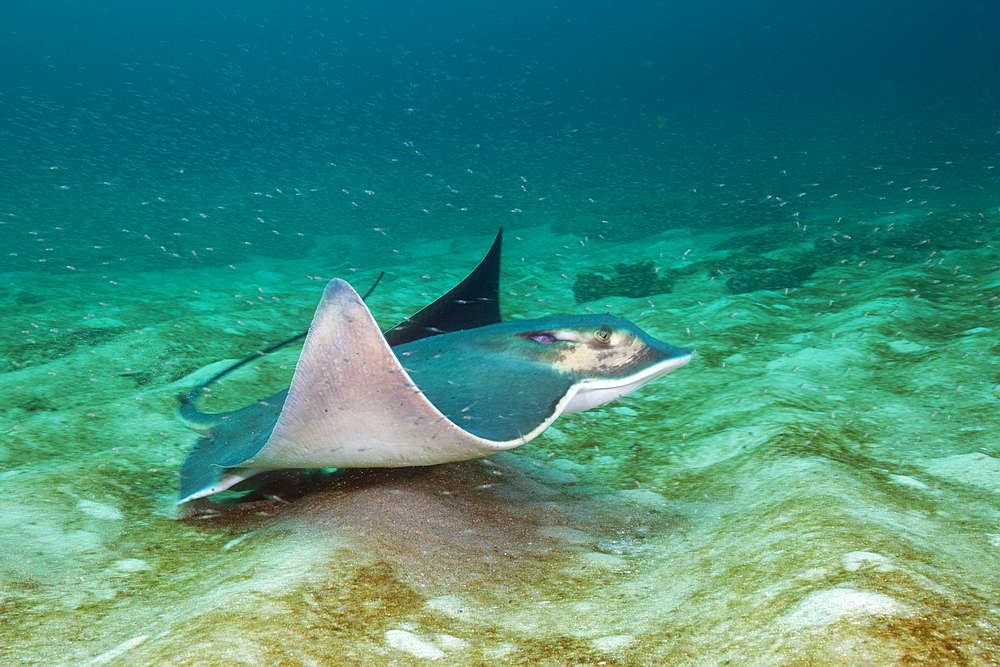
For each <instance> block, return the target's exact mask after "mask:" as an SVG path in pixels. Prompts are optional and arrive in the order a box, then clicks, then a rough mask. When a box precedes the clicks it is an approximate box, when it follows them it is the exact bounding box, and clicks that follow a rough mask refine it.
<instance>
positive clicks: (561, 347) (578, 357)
mask: <svg viewBox="0 0 1000 667" xmlns="http://www.w3.org/2000/svg"><path fill="white" fill-rule="evenodd" d="M530 322H531V326H530V328H528V329H525V330H523V331H519V332H517V334H516V337H517V339H519V340H518V342H517V345H516V347H517V348H518V349H519V351H520V352H521V353H522V354H524V355H525V356H527V357H530V358H533V359H534V360H536V361H538V362H546V363H549V364H551V365H552V368H553V369H554V370H557V371H559V372H561V373H565V374H567V375H570V376H573V377H574V378H575V379H576V382H577V383H578V384H579V389H578V391H577V396H576V397H575V398H574V399H573V401H572V402H571V403H570V405H569V406H568V408H567V409H566V410H564V411H563V414H568V413H571V412H578V411H580V410H586V409H588V408H591V407H595V406H597V405H603V404H604V403H607V402H608V401H611V400H614V399H616V398H619V397H620V396H624V395H625V394H627V393H629V392H630V391H633V390H635V389H637V388H639V387H641V386H642V385H644V384H646V383H647V382H650V381H652V380H655V379H656V378H658V377H660V376H662V375H666V374H667V373H669V372H670V371H672V370H675V369H677V368H680V367H681V366H683V365H684V364H686V363H687V362H689V361H690V360H691V358H692V357H693V356H694V350H689V349H685V348H681V347H675V346H673V345H669V344H667V343H664V342H663V341H660V340H657V339H656V338H653V337H652V336H650V335H649V334H647V333H646V332H645V331H643V330H642V329H640V328H639V327H638V326H636V325H635V324H633V323H632V322H629V321H628V320H624V319H622V318H620V317H614V316H612V315H578V316H574V317H548V318H542V319H538V320H531V321H530ZM511 324H513V323H511Z"/></svg>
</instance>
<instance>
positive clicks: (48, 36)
mask: <svg viewBox="0 0 1000 667" xmlns="http://www.w3.org/2000/svg"><path fill="white" fill-rule="evenodd" d="M2 20H3V21H4V35H5V37H4V49H3V50H2V53H0V67H2V71H3V73H4V74H3V79H2V88H0V138H2V140H3V144H4V151H3V156H2V160H3V163H2V168H3V181H4V187H3V190H2V192H0V212H2V214H3V217H4V221H3V222H4V224H3V226H2V228H0V230H2V231H0V233H2V235H3V239H2V240H3V243H4V245H5V247H8V248H11V250H12V252H11V253H9V254H6V253H5V255H7V256H5V258H4V262H5V265H8V266H10V267H11V268H17V269H45V268H49V267H52V266H59V265H61V264H70V265H74V266H77V265H79V266H77V268H78V269H79V270H89V267H91V266H100V265H103V264H105V263H109V262H110V263H115V262H119V263H120V262H122V261H128V260H129V259H134V258H136V257H139V256H142V257H144V261H146V262H153V263H154V264H155V265H162V266H164V267H168V266H173V265H178V263H190V262H193V261H194V259H193V258H192V256H191V252H192V251H194V252H195V253H196V254H197V256H198V258H200V261H202V262H206V261H207V262H209V263H222V264H228V263H230V262H231V261H233V260H234V259H235V258H237V257H242V256H246V253H248V252H255V251H256V252H266V253H277V254H279V255H280V254H282V253H293V254H296V253H302V252H305V251H308V249H309V247H310V246H311V244H314V243H315V240H316V237H317V236H321V235H323V234H325V233H327V232H330V231H337V230H339V231H343V230H345V229H348V230H351V231H353V232H358V231H360V230H361V229H372V228H379V229H391V230H392V232H393V233H395V234H397V235H398V236H399V237H400V238H404V239H405V238H408V237H411V236H420V235H439V234H441V233H449V230H452V231H453V232H455V233H458V234H461V233H466V232H469V231H472V230H475V231H477V232H480V233H487V232H488V231H489V230H490V229H493V228H495V227H496V226H497V225H498V223H503V224H507V225H513V226H515V227H516V226H530V225H536V224H546V221H549V220H551V219H553V218H567V217H571V218H574V222H573V223H572V225H571V226H572V227H573V228H574V231H577V232H579V233H581V234H582V235H586V234H588V233H589V234H594V233H600V228H601V221H604V220H610V221H611V222H613V223H614V224H615V225H616V226H617V228H618V231H617V232H616V233H617V234H620V235H623V236H634V235H642V234H646V233H649V232H650V231H652V230H655V229H658V228H661V227H664V226H666V227H676V226H692V225H693V226H700V225H712V224H723V225H725V224H727V223H729V222H732V216H731V215H730V213H729V211H731V210H733V208H734V206H735V208H736V209H740V208H746V207H747V205H746V204H745V202H747V201H749V202H753V204H752V207H751V208H752V209H753V210H752V211H750V212H749V213H741V214H740V215H738V216H737V218H736V219H737V221H739V222H741V223H743V222H744V221H743V219H742V218H752V216H753V215H755V214H758V213H759V214H760V215H761V216H762V218H761V219H762V221H763V222H767V221H768V220H773V217H774V215H776V214H774V212H773V211H771V210H769V208H770V204H769V203H768V202H771V203H773V201H774V200H773V199H770V200H769V199H768V197H781V198H783V199H785V200H787V199H790V198H795V197H799V201H798V202H797V203H799V204H801V205H802V206H809V205H814V206H815V205H822V202H823V200H824V199H825V198H828V197H831V196H836V197H844V198H850V197H854V198H856V199H858V200H859V201H858V205H859V206H861V207H862V210H864V211H868V212H875V211H882V212H884V211H888V210H894V209H895V208H897V207H900V206H904V205H906V204H907V202H909V203H911V204H912V201H910V200H912V199H913V198H912V197H910V196H908V194H907V193H908V192H909V191H902V190H901V187H906V186H907V185H909V186H913V187H917V188H919V187H921V183H930V185H927V186H926V187H925V189H927V188H938V189H933V190H932V189H927V193H926V194H927V198H929V199H931V200H934V199H936V200H937V202H938V203H947V204H953V203H955V202H956V201H961V202H962V203H963V205H964V204H965V203H968V202H969V200H970V199H971V203H972V204H973V205H984V204H988V203H990V202H991V200H993V199H994V195H993V192H994V191H995V188H993V189H991V188H990V187H985V186H991V185H995V183H996V180H995V179H996V173H995V172H993V173H990V172H987V171H984V169H986V168H987V167H989V166H991V165H992V164H993V162H994V161H995V160H994V158H995V156H996V154H997V146H998V139H1000V137H998V135H997V131H998V129H1000V122H998V119H997V112H996V111H995V109H996V108H997V105H996V103H995V102H996V97H997V85H998V84H997V79H996V76H995V73H996V72H997V71H998V67H997V65H998V62H997V59H998V56H997V53H996V50H995V49H994V48H992V46H991V44H992V41H991V39H992V36H993V35H994V34H995V33H996V28H997V27H998V22H1000V19H998V17H997V12H996V11H995V10H992V9H991V8H990V6H989V5H988V3H985V2H980V3H967V4H964V5H962V6H960V7H951V6H948V7H945V6H940V5H938V4H935V3H923V4H922V5H921V4H914V3H904V2H880V3H876V4H871V3H860V2H858V3H846V4H845V3H817V4H813V5H809V4H805V5H803V4H802V3H779V2H766V3H755V4H754V5H753V6H752V7H749V6H744V5H743V4H741V3H710V4H706V3H694V2H680V3H655V2H634V1H630V2H625V3H619V4H616V5H614V6H613V7H611V6H608V5H606V4H605V3H598V2H576V3H564V4H558V5H555V4H536V3H503V4H495V3H480V2H461V3H459V2H455V3H447V2H442V3H437V2H419V3H413V2H385V3H379V4H377V5H372V4H369V3H346V4H339V5H336V6H333V5H302V6H293V7H289V6H288V5H287V4H286V3H278V2H263V1H261V2H251V3H243V2H239V3H237V2H219V3H212V4H211V5H210V6H204V5H199V4H192V5H190V6H187V5H185V4H183V3H170V4H169V5H162V4H157V3H142V2H84V3H81V2H65V3H43V4H36V3H27V2H15V3H13V6H12V7H11V8H10V9H9V10H8V11H7V12H6V13H5V16H4V18H3V19H2ZM661 119H662V120H661ZM932 170H933V171H932ZM873 171H875V172H878V173H873ZM928 176H929V177H930V180H929V181H922V180H921V179H923V178H925V177H928ZM890 182H891V185H886V183H890ZM813 184H815V185H813ZM901 184H902V185H901ZM900 185H901V187H893V186H900ZM721 186H724V187H721ZM983 187H985V192H984V190H983V189H982V188H983ZM803 191H805V195H804V196H803V194H802V193H803ZM591 200H593V201H591ZM922 200H924V198H923V197H921V198H918V199H917V201H922ZM949 200H950V201H949ZM759 209H763V210H759ZM741 216H742V217H741ZM261 219H262V220H263V222H261V221H260V220H261ZM32 232H34V233H33V234H32ZM145 236H149V237H150V238H149V239H146V238H145ZM94 246H100V248H95V247H94ZM161 247H162V248H164V249H165V250H161ZM175 255H180V256H181V257H182V258H183V260H181V259H179V258H178V257H176V256H175ZM123 258H124V259H123ZM43 260H44V261H43Z"/></svg>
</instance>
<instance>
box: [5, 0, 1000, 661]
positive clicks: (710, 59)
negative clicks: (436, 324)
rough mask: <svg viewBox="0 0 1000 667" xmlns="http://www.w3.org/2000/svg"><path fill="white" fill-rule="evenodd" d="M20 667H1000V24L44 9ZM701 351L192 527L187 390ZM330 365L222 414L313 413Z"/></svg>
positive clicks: (16, 634)
mask: <svg viewBox="0 0 1000 667" xmlns="http://www.w3.org/2000/svg"><path fill="white" fill-rule="evenodd" d="M0 28H2V35H3V37H2V44H3V46H2V48H0V242H2V252H0V272H2V283H0V306H2V316H0V340H2V341H3V345H2V346H0V355H2V359H0V370H2V374H0V397H2V398H0V405H2V411H0V499H2V500H0V503H2V506H3V511H2V512H0V526H2V530H0V554H2V556H0V661H2V662H3V664H6V665H79V666H84V665H89V666H93V665H206V666H208V665H243V664H246V665H251V664H252V665H259V664H268V665H387V664H394V665H414V664H427V663H431V662H433V664H445V665H449V664H450V665H494V664H495V665H499V664H504V665H507V664H511V665H518V664H532V665H536V664H540V665H665V664H669V665H692V666H707V665H817V666H818V665H997V664H1000V576H998V574H997V573H998V572H1000V502H998V500H997V494H998V492H1000V442H998V436H997V432H996V430H995V429H996V428H997V418H996V414H997V408H998V405H1000V365H998V361H1000V345H998V342H1000V341H998V339H997V332H998V327H1000V252H998V244H1000V111H998V110H1000V78H998V77H997V72H1000V56H998V53H1000V52H998V50H997V49H996V35H997V34H998V33H1000V10H998V9H997V8H996V7H995V6H994V4H993V3H989V2H986V1H968V2H959V3H932V2H926V1H923V2H919V1H918V2H912V1H911V2H902V1H897V0H875V1H874V2H859V1H857V0H847V1H843V2H828V1H814V2H802V3H789V2H778V1H776V0H764V1H763V2H756V3H740V2H735V1H734V0H728V1H716V2H694V1H689V0H681V1H678V2H654V1H651V0H624V1H620V2H615V3H609V2H596V1H592V0H579V1H574V2H558V3H557V2H526V1H524V0H514V1H512V2H504V3H498V2H497V3H495V2H487V1H485V0H467V1H464V2H459V1H446V0H426V1H419V0H405V1H404V0H399V1H386V2H346V3H345V2H328V3H318V2H313V3H290V2H278V1H276V0H243V1H241V2H235V1H229V0H215V1H212V2H209V3H194V2H190V1H175V2H165V3H163V2H161V3H154V2H149V1H148V0H135V1H131V2H130V1H128V0H114V1H112V0H104V1H97V0H75V1H73V2H70V1H68V0H51V1H49V2H29V1H26V0H11V1H10V2H6V3H5V7H4V11H3V12H2V14H0ZM501 226H503V228H504V230H505V237H504V260H503V272H502V278H501V295H502V311H503V314H504V317H505V318H507V319H518V318H529V317H542V316H548V315H558V314H572V313H585V312H597V313H600V312H610V313H612V314H615V315H619V316H621V317H625V318H628V319H630V320H632V321H634V322H636V323H637V324H638V325H639V326H641V327H642V328H643V329H645V330H646V331H647V332H649V333H650V334H652V335H654V336H656V337H657V338H660V339H662V340H665V341H668V342H670V343H672V344H675V345H679V346H684V347H692V348H696V349H697V350H698V354H697V356H696V357H695V358H694V360H693V361H692V362H691V363H690V364H688V365H687V366H685V367H684V368H682V369H680V370H678V371H676V372H675V373H673V374H671V375H669V376H668V377H665V378H662V379H660V380H657V381H656V382H654V383H652V384H649V385H647V386H646V387H643V388H642V389H640V390H638V391H636V392H635V393H633V394H630V395H628V396H627V397H625V398H624V399H622V400H620V401H617V402H614V403H611V404H609V405H606V406H604V407H601V408H597V409H594V410H591V411H587V412H582V413H578V414H575V415H571V416H568V417H565V418H563V419H560V420H559V421H557V422H556V424H555V426H554V427H552V428H550V429H549V430H548V431H546V432H545V433H544V434H543V435H542V436H541V437H539V438H538V439H537V440H534V441H532V442H531V443H529V444H527V445H525V446H523V447H521V448H519V449H517V450H514V451H513V452H512V453H511V454H508V455H504V456H499V457H494V458H492V459H490V460H489V461H488V462H485V463H484V462H468V463H462V464H451V465H444V466H438V467H434V468H426V469H423V468H422V469H408V470H407V469H403V470H396V471H393V470H383V471H369V472H358V473H349V474H345V475H339V476H338V475H331V476H314V477H308V476H307V477H305V478H304V479H303V481H302V483H301V484H298V485H289V486H287V487H284V488H281V489H274V488H272V489H265V490H264V493H263V495H257V496H249V497H247V498H246V499H245V500H244V502H239V503H231V504H229V505H224V506H220V507H219V508H218V509H217V511H213V512H207V513H204V514H201V515H199V516H197V517H194V518H183V517H182V516H181V514H180V512H179V510H178V509H177V508H176V507H175V506H174V501H175V499H176V493H177V473H178V469H179V466H180V463H181V462H182V461H183V460H184V456H185V454H186V452H187V451H188V449H189V448H190V446H191V445H192V443H193V442H194V440H195V439H196V436H195V434H194V433H192V432H191V431H189V430H187V429H186V428H185V427H184V426H183V425H182V424H181V423H180V422H179V421H178V419H177V418H176V407H177V399H176V397H177V395H178V394H179V393H180V392H181V391H183V390H184V389H187V388H190V387H191V386H193V385H194V384H197V382H198V381H200V380H203V379H204V378H205V377H207V376H208V375H210V374H211V372H212V371H213V370H218V369H219V368H221V367H223V366H225V365H226V363H227V362H226V360H229V361H230V362H231V361H233V360H236V359H240V358H243V357H244V356H246V355H248V354H251V353H253V352H254V351H256V350H259V349H262V348H264V347H267V346H268V345H271V344H273V343H275V342H278V341H281V340H283V339H285V338H287V337H289V336H292V335H294V334H296V333H298V332H301V331H303V330H304V329H305V328H306V327H307V326H308V323H309V321H310V318H311V317H312V313H313V310H314V309H315V307H316V303H317V302H318V300H319V297H320V295H321V293H322V290H323V286H324V284H325V282H326V281H327V280H329V279H331V278H333V277H341V278H345V279H347V280H348V281H350V282H351V283H352V284H353V285H354V286H355V287H356V288H357V289H358V290H360V291H362V292H363V291H364V290H365V289H367V288H368V287H369V286H370V285H371V284H372V283H373V282H374V280H375V278H376V277H377V276H378V275H379V273H380V272H381V271H385V272H386V274H385V277H384V279H383V281H382V282H381V284H380V285H379V286H378V288H377V289H376V290H375V292H374V293H373V294H372V295H371V296H370V297H369V299H368V305H369V307H370V308H371V310H372V312H373V314H374V315H375V317H376V319H377V320H378V322H379V323H380V325H382V326H383V328H388V327H390V326H392V325H393V324H395V323H397V322H399V321H400V320H401V319H403V318H404V317H406V316H407V315H409V314H412V313H414V312H416V311H417V310H419V309H420V308H421V307H423V306H424V305H426V304H427V303H429V302H430V301H432V300H433V299H434V298H436V297H437V296H439V295H441V294H443V293H444V292H446V291H447V290H448V289H449V288H451V287H452V286H453V285H454V284H456V283H457V282H458V281H459V280H461V279H462V278H463V277H464V276H465V275H466V274H467V273H468V272H469V271H470V270H471V269H472V268H473V267H474V266H475V265H476V263H477V262H478V261H479V259H480V258H481V257H482V256H483V255H484V254H485V252H486V250H487V249H488V248H489V245H490V243H491V242H492V239H493V237H494V236H495V234H496V232H497V230H498V229H499V228H500V227H501ZM297 352H298V350H297V349H296V348H295V346H291V347H290V348H285V349H282V350H281V351H279V352H277V353H275V354H273V355H270V356H268V357H267V358H264V359H261V360H258V361H256V362H254V363H253V364H251V365H249V366H247V367H245V368H243V369H241V370H240V371H238V372H237V373H235V374H234V375H233V376H231V377H230V378H227V379H226V380H225V381H224V382H223V383H222V385H221V387H220V388H219V389H218V390H216V391H213V392H212V396H211V397H210V398H209V399H207V400H204V401H203V403H204V404H205V406H206V409H210V410H214V411H220V410H225V409H232V408H235V407H239V406H241V405H245V404H247V403H249V402H252V401H253V400H255V399H258V398H261V397H264V396H267V395H269V394H270V393H272V392H274V391H276V390H278V389H280V388H282V387H284V386H286V385H287V383H288V381H289V379H290V377H291V373H292V369H293V368H294V365H295V360H296V357H297Z"/></svg>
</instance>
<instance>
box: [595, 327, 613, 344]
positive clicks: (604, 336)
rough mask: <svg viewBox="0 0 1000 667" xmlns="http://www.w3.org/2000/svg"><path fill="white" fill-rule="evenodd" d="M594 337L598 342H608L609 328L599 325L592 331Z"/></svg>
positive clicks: (609, 337)
mask: <svg viewBox="0 0 1000 667" xmlns="http://www.w3.org/2000/svg"><path fill="white" fill-rule="evenodd" d="M594 338H596V339H597V342H598V343H608V342H610V341H611V330H610V329H608V328H607V327H601V328H600V329H598V330H597V331H595V332H594Z"/></svg>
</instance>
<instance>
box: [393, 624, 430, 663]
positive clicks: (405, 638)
mask: <svg viewBox="0 0 1000 667" xmlns="http://www.w3.org/2000/svg"><path fill="white" fill-rule="evenodd" d="M385 642H386V643H387V644H388V645H389V646H391V647H392V648H394V649H396V650H397V651H402V652H403V653H409V654H410V655H412V656H414V657H416V658H425V659H428V660H440V659H441V658H443V657H444V651H442V650H441V649H439V648H438V647H437V646H434V644H431V643H429V642H425V641H424V640H423V639H421V638H420V637H418V636H416V635H415V634H413V633H412V632H407V631H406V630H389V631H388V632H386V633H385Z"/></svg>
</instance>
